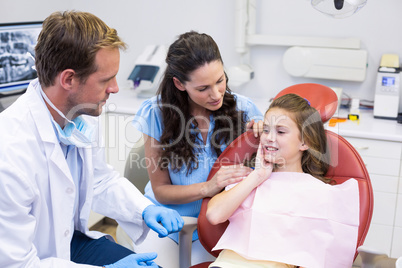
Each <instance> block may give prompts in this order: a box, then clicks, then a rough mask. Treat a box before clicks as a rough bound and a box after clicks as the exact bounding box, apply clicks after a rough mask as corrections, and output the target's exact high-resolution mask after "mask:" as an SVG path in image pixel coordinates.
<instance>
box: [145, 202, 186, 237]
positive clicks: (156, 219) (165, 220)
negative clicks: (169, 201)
mask: <svg viewBox="0 0 402 268" xmlns="http://www.w3.org/2000/svg"><path fill="white" fill-rule="evenodd" d="M142 218H143V219H144V221H145V223H146V225H148V227H149V228H151V229H152V230H154V231H155V232H157V233H158V234H159V237H165V236H167V235H168V234H170V233H175V232H178V231H180V230H181V228H183V225H184V221H183V219H182V218H181V216H180V214H179V213H178V212H177V211H176V210H173V209H169V208H165V207H162V206H156V205H149V206H147V207H146V208H145V209H144V211H143V212H142Z"/></svg>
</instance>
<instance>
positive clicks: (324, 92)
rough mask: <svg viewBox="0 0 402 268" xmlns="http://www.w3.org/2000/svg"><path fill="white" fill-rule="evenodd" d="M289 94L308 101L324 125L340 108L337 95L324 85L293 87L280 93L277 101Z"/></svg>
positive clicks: (308, 84)
mask: <svg viewBox="0 0 402 268" xmlns="http://www.w3.org/2000/svg"><path fill="white" fill-rule="evenodd" d="M289 93H294V94H296V95H299V96H300V97H302V98H305V99H307V100H308V101H309V102H310V105H311V106H312V107H314V108H315V109H316V110H317V111H318V112H319V113H320V115H321V120H322V122H323V123H325V122H327V121H328V120H329V119H330V118H331V117H332V116H333V115H334V113H335V112H336V109H337V108H338V97H337V95H336V93H335V92H334V91H333V90H332V89H331V88H330V87H327V86H324V85H320V84H314V83H305V84H297V85H293V86H290V87H287V88H285V89H283V90H282V91H281V92H279V93H278V95H276V96H275V99H276V98H279V97H280V96H283V95H285V94H289Z"/></svg>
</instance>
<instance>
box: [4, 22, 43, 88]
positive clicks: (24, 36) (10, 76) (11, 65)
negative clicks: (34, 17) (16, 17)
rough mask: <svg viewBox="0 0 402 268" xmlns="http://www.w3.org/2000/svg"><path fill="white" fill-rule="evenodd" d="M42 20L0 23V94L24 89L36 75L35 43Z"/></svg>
mask: <svg viewBox="0 0 402 268" xmlns="http://www.w3.org/2000/svg"><path fill="white" fill-rule="evenodd" d="M41 30H42V22H39V21H37V22H19V23H2V24H0V94H2V93H4V94H8V93H12V92H16V91H21V90H23V89H26V88H27V87H28V85H29V82H31V81H32V80H33V79H35V78H36V77H37V74H36V70H35V60H34V57H35V45H36V42H37V39H38V35H39V33H40V31H41Z"/></svg>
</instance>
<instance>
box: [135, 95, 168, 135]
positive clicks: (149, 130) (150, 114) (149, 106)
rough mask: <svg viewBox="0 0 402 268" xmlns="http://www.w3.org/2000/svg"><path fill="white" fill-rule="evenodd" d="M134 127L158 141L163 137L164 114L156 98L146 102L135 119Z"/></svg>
mask: <svg viewBox="0 0 402 268" xmlns="http://www.w3.org/2000/svg"><path fill="white" fill-rule="evenodd" d="M133 125H134V127H135V128H136V129H137V130H138V131H140V132H142V133H143V134H146V135H148V136H150V137H152V138H154V139H156V140H157V141H160V137H161V135H162V130H163V126H162V113H161V110H160V108H159V105H158V102H157V99H156V97H152V98H151V99H148V100H146V101H144V102H143V103H142V105H141V107H140V108H139V109H138V112H137V113H136V114H135V116H134V119H133Z"/></svg>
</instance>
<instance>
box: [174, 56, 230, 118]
mask: <svg viewBox="0 0 402 268" xmlns="http://www.w3.org/2000/svg"><path fill="white" fill-rule="evenodd" d="M175 85H176V87H177V88H178V89H179V90H182V91H187V93H188V96H189V98H190V107H191V110H192V111H197V110H205V109H206V110H209V111H216V110H218V109H219V108H221V107H222V103H223V96H224V94H225V91H226V77H225V73H224V70H223V64H222V62H220V61H218V60H217V61H212V62H209V63H206V64H205V65H203V66H201V67H200V68H198V69H196V70H195V71H193V72H192V73H191V74H190V81H188V82H186V83H185V84H181V83H180V82H178V81H177V80H176V81H175Z"/></svg>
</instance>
